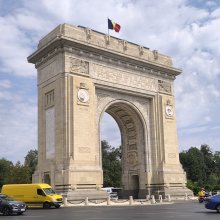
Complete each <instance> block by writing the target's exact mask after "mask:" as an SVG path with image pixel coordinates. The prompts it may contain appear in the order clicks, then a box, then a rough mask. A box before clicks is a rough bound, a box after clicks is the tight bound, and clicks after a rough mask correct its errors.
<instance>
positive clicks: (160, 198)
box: [159, 195, 163, 203]
mask: <svg viewBox="0 0 220 220" xmlns="http://www.w3.org/2000/svg"><path fill="white" fill-rule="evenodd" d="M162 202H163V198H162V195H159V203H162Z"/></svg>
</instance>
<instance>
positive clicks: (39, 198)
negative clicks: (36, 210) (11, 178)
mask: <svg viewBox="0 0 220 220" xmlns="http://www.w3.org/2000/svg"><path fill="white" fill-rule="evenodd" d="M2 193H4V194H6V195H8V196H10V197H12V198H14V199H17V200H20V201H23V202H25V203H26V204H27V205H28V206H43V208H47V209H49V208H50V207H51V206H54V207H55V208H59V207H60V205H61V204H62V203H63V197H62V196H61V195H58V194H56V193H55V192H54V191H53V189H52V188H51V186H50V185H48V184H44V183H42V184H10V185H3V187H2Z"/></svg>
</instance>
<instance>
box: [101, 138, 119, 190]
mask: <svg viewBox="0 0 220 220" xmlns="http://www.w3.org/2000/svg"><path fill="white" fill-rule="evenodd" d="M102 168H103V179H104V180H103V186H104V187H107V186H113V187H120V186H121V148H114V147H111V146H110V145H109V144H108V143H107V141H102Z"/></svg>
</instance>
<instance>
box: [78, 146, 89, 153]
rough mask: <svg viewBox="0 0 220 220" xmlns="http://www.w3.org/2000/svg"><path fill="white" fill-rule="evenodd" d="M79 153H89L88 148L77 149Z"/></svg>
mask: <svg viewBox="0 0 220 220" xmlns="http://www.w3.org/2000/svg"><path fill="white" fill-rule="evenodd" d="M79 153H83V154H85V153H90V148H89V147H79Z"/></svg>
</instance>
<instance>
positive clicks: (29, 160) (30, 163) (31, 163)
mask: <svg viewBox="0 0 220 220" xmlns="http://www.w3.org/2000/svg"><path fill="white" fill-rule="evenodd" d="M37 156H38V151H37V150H30V151H28V153H27V155H26V156H25V158H24V159H25V160H24V166H27V167H28V168H29V169H30V175H31V176H32V174H33V173H34V171H35V170H36V167H37ZM30 178H31V177H30Z"/></svg>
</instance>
